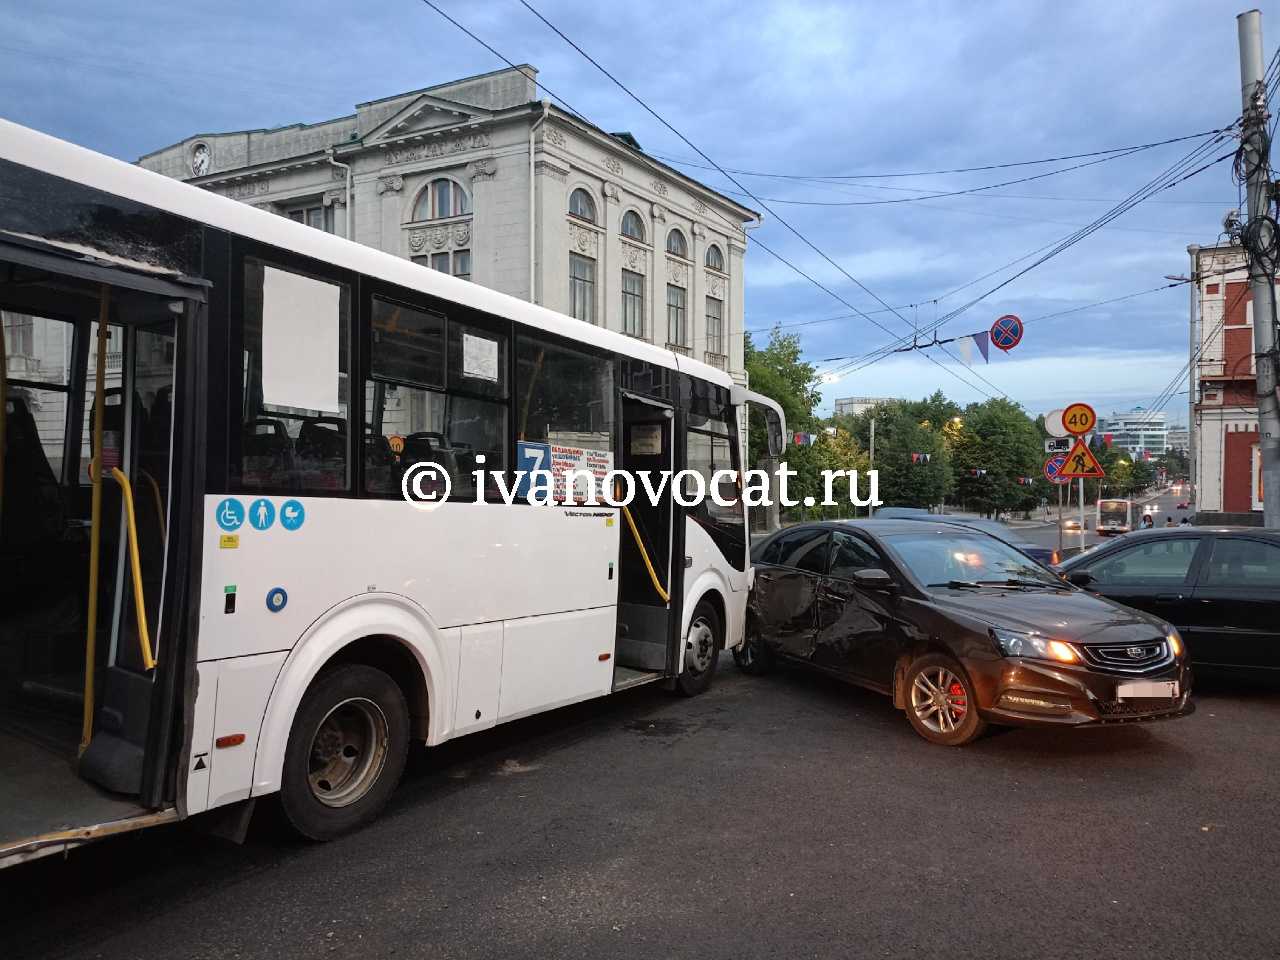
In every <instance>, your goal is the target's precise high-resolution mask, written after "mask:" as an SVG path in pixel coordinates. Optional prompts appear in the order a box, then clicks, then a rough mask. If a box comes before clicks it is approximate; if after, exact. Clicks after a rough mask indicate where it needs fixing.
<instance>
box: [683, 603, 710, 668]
mask: <svg viewBox="0 0 1280 960" xmlns="http://www.w3.org/2000/svg"><path fill="white" fill-rule="evenodd" d="M715 655H716V635H715V633H714V632H713V631H712V629H711V624H709V623H707V621H706V619H705V618H704V617H699V618H698V619H697V620H695V621H693V623H691V624H690V625H689V642H688V645H687V646H686V647H685V658H684V660H685V666H686V667H687V668H688V670H689V672H690V673H691V674H693V675H694V676H697V677H700V676H702V675H703V674H704V673H706V672H707V669H708V668H709V667H710V666H711V658H712V657H714V656H715Z"/></svg>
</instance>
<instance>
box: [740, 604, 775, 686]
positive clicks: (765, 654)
mask: <svg viewBox="0 0 1280 960" xmlns="http://www.w3.org/2000/svg"><path fill="white" fill-rule="evenodd" d="M733 662H734V663H736V664H737V665H738V669H739V670H741V671H742V672H743V673H747V674H750V675H751V676H753V677H758V676H762V675H764V674H766V673H768V672H769V671H770V670H772V669H773V667H774V664H775V663H776V662H777V657H775V656H774V653H773V651H772V650H771V649H770V648H769V645H768V644H767V643H765V640H764V635H763V634H762V633H761V632H760V624H759V623H758V622H757V621H756V618H755V617H753V616H748V617H747V633H746V636H745V637H744V638H743V641H742V646H741V647H738V648H736V649H734V651H733Z"/></svg>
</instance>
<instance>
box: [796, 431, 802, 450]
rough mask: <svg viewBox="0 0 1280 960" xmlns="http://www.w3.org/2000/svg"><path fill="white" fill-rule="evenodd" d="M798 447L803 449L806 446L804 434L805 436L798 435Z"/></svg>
mask: <svg viewBox="0 0 1280 960" xmlns="http://www.w3.org/2000/svg"><path fill="white" fill-rule="evenodd" d="M796 446H797V447H803V446H804V434H803V433H797V434H796Z"/></svg>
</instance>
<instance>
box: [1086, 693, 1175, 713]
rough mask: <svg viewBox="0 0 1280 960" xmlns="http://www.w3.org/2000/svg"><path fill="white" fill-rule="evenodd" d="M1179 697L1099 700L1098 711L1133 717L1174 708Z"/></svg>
mask: <svg viewBox="0 0 1280 960" xmlns="http://www.w3.org/2000/svg"><path fill="white" fill-rule="evenodd" d="M1181 703H1182V698H1181V697H1134V698H1133V699H1130V700H1099V701H1098V712H1099V713H1101V714H1102V715H1103V716H1104V717H1133V716H1141V715H1145V714H1149V713H1164V712H1166V711H1168V710H1176V709H1177V708H1178V707H1179V706H1180V705H1181Z"/></svg>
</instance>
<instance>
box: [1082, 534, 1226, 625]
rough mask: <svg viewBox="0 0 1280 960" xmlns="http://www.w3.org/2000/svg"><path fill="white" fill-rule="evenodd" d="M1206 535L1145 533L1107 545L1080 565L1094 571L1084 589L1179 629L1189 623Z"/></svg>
mask: <svg viewBox="0 0 1280 960" xmlns="http://www.w3.org/2000/svg"><path fill="white" fill-rule="evenodd" d="M1205 539H1206V538H1205V537H1204V536H1203V534H1190V535H1187V536H1178V537H1149V536H1148V537H1143V538H1142V539H1140V540H1138V541H1136V542H1135V543H1133V544H1131V545H1129V546H1125V547H1122V548H1120V549H1119V550H1108V551H1105V552H1104V553H1103V554H1102V555H1101V556H1099V557H1098V558H1097V559H1096V560H1094V561H1092V562H1091V563H1088V564H1086V565H1085V567H1084V569H1085V570H1087V571H1088V572H1089V575H1090V576H1092V577H1093V582H1092V583H1090V584H1089V585H1088V589H1089V590H1092V591H1094V592H1095V593H1100V594H1101V595H1102V596H1104V597H1107V598H1108V599H1110V600H1115V601H1116V602H1118V603H1122V604H1124V605H1125V606H1126V607H1133V608H1134V609H1135V610H1142V611H1144V612H1146V613H1150V614H1153V615H1154V616H1157V617H1160V618H1161V619H1163V620H1168V621H1169V622H1170V623H1172V624H1173V625H1174V626H1175V627H1177V628H1178V630H1179V632H1182V631H1183V629H1184V627H1186V626H1187V625H1188V617H1189V614H1190V604H1191V590H1192V584H1193V583H1194V582H1195V576H1194V575H1195V573H1196V571H1197V569H1198V567H1197V558H1198V557H1199V556H1200V555H1201V553H1202V552H1203V551H1202V549H1201V547H1202V545H1203V541H1204V540H1205Z"/></svg>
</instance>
